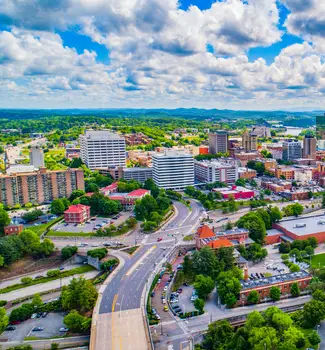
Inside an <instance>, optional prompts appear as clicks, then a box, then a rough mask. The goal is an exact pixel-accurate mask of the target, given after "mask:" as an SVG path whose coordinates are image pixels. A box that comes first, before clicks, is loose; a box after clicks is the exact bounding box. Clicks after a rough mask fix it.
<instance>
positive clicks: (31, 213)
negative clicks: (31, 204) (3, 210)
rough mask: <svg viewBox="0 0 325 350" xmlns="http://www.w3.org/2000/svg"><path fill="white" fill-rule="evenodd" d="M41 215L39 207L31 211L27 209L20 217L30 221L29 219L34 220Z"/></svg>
mask: <svg viewBox="0 0 325 350" xmlns="http://www.w3.org/2000/svg"><path fill="white" fill-rule="evenodd" d="M41 215H43V212H42V210H40V209H35V210H32V211H28V212H27V213H25V214H24V215H23V216H22V218H23V219H24V220H25V221H26V222H31V221H35V220H37V219H38V218H39V217H40V216H41Z"/></svg>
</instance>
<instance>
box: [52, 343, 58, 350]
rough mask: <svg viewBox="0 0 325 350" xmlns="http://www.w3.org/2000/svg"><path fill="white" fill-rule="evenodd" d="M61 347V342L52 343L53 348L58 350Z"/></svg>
mask: <svg viewBox="0 0 325 350" xmlns="http://www.w3.org/2000/svg"><path fill="white" fill-rule="evenodd" d="M58 349H59V344H58V343H52V344H51V350H58Z"/></svg>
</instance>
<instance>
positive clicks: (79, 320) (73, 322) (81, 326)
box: [63, 310, 91, 333]
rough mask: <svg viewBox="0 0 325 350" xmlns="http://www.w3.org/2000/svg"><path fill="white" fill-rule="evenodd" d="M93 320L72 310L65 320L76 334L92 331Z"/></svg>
mask: <svg viewBox="0 0 325 350" xmlns="http://www.w3.org/2000/svg"><path fill="white" fill-rule="evenodd" d="M90 320H91V319H89V318H87V317H84V316H82V315H80V314H79V313H78V311H76V310H72V311H71V312H70V313H69V314H68V315H66V316H65V317H64V319H63V322H64V324H65V325H66V326H67V327H68V328H69V330H70V331H71V332H74V333H85V332H88V331H89V329H90V324H91V323H90V322H91V321H90Z"/></svg>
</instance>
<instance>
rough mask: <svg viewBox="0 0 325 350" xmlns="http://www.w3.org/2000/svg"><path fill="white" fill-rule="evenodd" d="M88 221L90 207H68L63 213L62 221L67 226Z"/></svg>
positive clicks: (77, 205)
mask: <svg viewBox="0 0 325 350" xmlns="http://www.w3.org/2000/svg"><path fill="white" fill-rule="evenodd" d="M89 219H90V206H88V205H83V204H76V205H70V207H69V208H68V209H67V210H66V211H65V212H64V221H65V222H66V223H68V224H81V223H83V222H85V221H87V220H89Z"/></svg>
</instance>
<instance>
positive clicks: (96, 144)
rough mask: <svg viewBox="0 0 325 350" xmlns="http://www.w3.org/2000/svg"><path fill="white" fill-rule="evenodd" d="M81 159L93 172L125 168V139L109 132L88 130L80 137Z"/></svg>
mask: <svg viewBox="0 0 325 350" xmlns="http://www.w3.org/2000/svg"><path fill="white" fill-rule="evenodd" d="M79 141H80V149H81V159H82V161H83V162H84V163H85V164H86V165H87V167H88V168H89V169H91V170H93V169H95V168H104V167H116V166H125V164H126V149H125V139H124V138H123V137H121V136H119V135H117V134H114V133H112V132H110V131H108V130H86V132H85V134H84V135H80V137H79Z"/></svg>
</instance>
